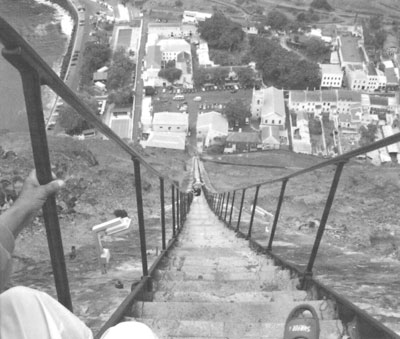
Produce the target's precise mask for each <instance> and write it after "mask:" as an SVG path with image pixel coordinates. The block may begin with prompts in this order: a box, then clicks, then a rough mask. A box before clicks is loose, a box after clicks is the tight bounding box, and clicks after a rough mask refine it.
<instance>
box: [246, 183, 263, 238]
mask: <svg viewBox="0 0 400 339" xmlns="http://www.w3.org/2000/svg"><path fill="white" fill-rule="evenodd" d="M259 190H260V185H257V187H256V194H255V195H254V201H253V210H252V211H251V217H250V225H249V231H248V233H247V237H246V239H247V240H248V239H250V238H251V230H252V228H253V221H254V214H255V213H256V206H257V199H258V191H259Z"/></svg>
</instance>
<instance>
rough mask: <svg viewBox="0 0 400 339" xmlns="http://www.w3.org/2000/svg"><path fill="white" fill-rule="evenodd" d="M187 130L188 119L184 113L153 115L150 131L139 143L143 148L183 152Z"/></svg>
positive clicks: (159, 113)
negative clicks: (145, 138)
mask: <svg viewBox="0 0 400 339" xmlns="http://www.w3.org/2000/svg"><path fill="white" fill-rule="evenodd" d="M188 128H189V118H188V115H187V114H185V113H176V112H158V113H154V115H153V121H152V128H151V129H152V130H151V132H150V133H149V136H148V138H147V140H142V141H141V145H142V146H143V147H157V148H169V149H177V150H184V149H185V147H186V135H187V133H188Z"/></svg>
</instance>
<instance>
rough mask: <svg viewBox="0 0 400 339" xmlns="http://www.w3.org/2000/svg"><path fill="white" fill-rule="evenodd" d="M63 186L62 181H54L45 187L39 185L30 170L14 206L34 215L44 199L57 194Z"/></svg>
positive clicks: (33, 172)
mask: <svg viewBox="0 0 400 339" xmlns="http://www.w3.org/2000/svg"><path fill="white" fill-rule="evenodd" d="M63 186H64V181H62V180H59V179H56V180H53V181H51V182H49V183H48V184H46V185H40V184H39V181H38V179H37V177H36V170H32V171H31V172H30V173H29V176H28V177H27V178H26V179H25V182H24V185H23V186H22V191H21V194H20V195H19V197H18V199H17V201H16V202H15V204H14V205H16V207H19V208H23V209H25V210H26V212H27V213H36V212H37V211H38V210H39V209H40V208H41V207H42V206H43V204H44V203H45V201H46V199H47V198H48V197H49V196H50V195H52V194H55V193H57V192H58V191H59V190H60V188H61V187H63Z"/></svg>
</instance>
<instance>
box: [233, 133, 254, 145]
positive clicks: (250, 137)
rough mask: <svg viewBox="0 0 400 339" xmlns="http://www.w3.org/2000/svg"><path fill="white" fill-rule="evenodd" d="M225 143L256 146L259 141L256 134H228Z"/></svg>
mask: <svg viewBox="0 0 400 339" xmlns="http://www.w3.org/2000/svg"><path fill="white" fill-rule="evenodd" d="M226 142H235V143H237V142H242V143H254V144H258V143H260V142H261V140H260V135H259V134H258V133H256V132H230V133H229V134H228V137H227V138H226Z"/></svg>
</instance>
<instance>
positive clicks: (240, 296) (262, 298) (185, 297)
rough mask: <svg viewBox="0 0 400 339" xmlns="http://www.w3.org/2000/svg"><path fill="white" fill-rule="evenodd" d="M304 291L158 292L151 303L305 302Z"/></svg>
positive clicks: (305, 294)
mask: <svg viewBox="0 0 400 339" xmlns="http://www.w3.org/2000/svg"><path fill="white" fill-rule="evenodd" d="M306 299H307V293H306V292H305V291H283V292H282V291H271V292H268V291H265V292H264V291H261V292H259V291H251V292H250V291H249V292H230V293H227V292H225V291H221V290H220V291H217V292H215V291H206V290H205V291H201V292H192V291H187V292H181V291H168V290H159V291H157V292H156V293H155V294H154V296H153V301H164V302H166V301H168V302H169V301H175V302H178V301H179V302H291V301H305V300H306Z"/></svg>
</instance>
